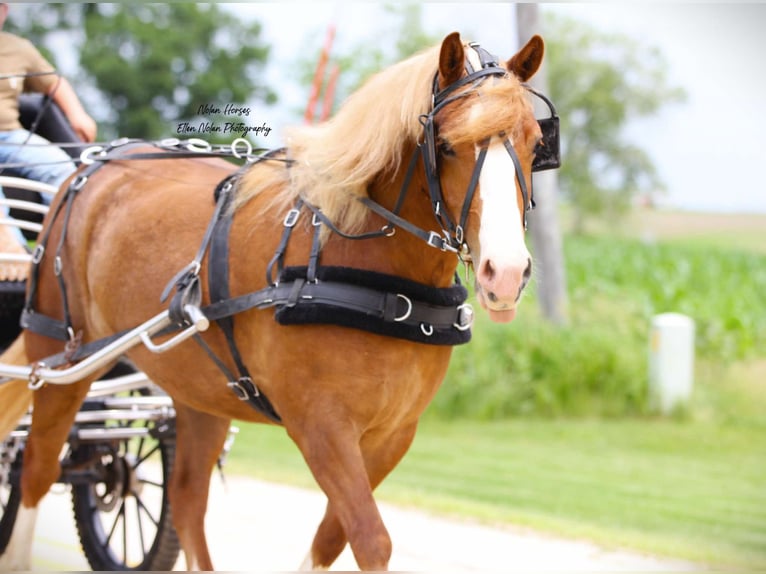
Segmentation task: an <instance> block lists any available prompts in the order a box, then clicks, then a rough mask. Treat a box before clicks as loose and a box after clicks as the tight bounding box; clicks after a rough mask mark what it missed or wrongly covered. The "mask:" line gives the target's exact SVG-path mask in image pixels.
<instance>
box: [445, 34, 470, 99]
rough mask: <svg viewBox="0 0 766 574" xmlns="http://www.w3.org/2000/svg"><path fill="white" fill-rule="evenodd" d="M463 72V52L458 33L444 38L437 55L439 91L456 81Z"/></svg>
mask: <svg viewBox="0 0 766 574" xmlns="http://www.w3.org/2000/svg"><path fill="white" fill-rule="evenodd" d="M464 70H465V51H464V50H463V42H462V41H461V40H460V34H459V33H458V32H452V34H450V35H449V36H447V37H446V38H444V41H443V42H442V49H441V52H440V53H439V89H444V88H445V87H447V86H449V85H450V84H452V83H454V82H456V81H458V80H459V79H460V78H461V77H462V75H463V71H464Z"/></svg>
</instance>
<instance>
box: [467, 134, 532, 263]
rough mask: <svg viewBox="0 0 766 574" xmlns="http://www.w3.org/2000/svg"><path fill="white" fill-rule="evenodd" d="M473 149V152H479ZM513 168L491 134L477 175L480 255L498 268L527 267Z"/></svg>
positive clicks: (504, 151) (502, 147) (501, 144)
mask: <svg viewBox="0 0 766 574" xmlns="http://www.w3.org/2000/svg"><path fill="white" fill-rule="evenodd" d="M479 151H480V150H479V149H478V148H477V150H476V155H477V156H478V154H479ZM516 193H517V192H516V168H515V167H514V164H513V160H512V159H511V156H510V155H509V154H508V150H506V149H505V146H504V145H503V142H502V141H500V140H499V139H498V138H496V137H493V138H492V139H491V140H490V145H489V148H488V149H487V157H486V158H485V159H484V166H483V168H482V170H481V174H480V175H479V196H480V197H481V201H482V207H481V227H480V228H479V243H480V246H481V253H480V255H481V258H482V259H490V260H492V261H493V263H494V264H495V265H496V266H497V267H506V266H511V267H512V266H521V267H522V269H523V268H525V267H526V265H527V261H528V260H529V257H530V256H529V251H528V250H527V246H526V244H525V243H524V228H523V224H522V217H521V213H520V212H519V206H518V202H517V200H516Z"/></svg>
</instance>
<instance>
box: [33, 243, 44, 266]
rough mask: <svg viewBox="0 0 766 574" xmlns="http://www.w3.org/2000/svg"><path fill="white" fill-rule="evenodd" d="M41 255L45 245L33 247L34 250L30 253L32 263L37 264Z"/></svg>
mask: <svg viewBox="0 0 766 574" xmlns="http://www.w3.org/2000/svg"><path fill="white" fill-rule="evenodd" d="M43 255H45V246H44V245H42V244H41V245H38V246H37V247H35V250H34V252H33V253H32V263H34V264H35V265H39V264H40V261H42V260H43Z"/></svg>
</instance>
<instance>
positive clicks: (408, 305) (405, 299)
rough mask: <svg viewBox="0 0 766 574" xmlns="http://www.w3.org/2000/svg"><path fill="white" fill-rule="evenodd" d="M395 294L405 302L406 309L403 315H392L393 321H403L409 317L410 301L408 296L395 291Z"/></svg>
mask: <svg viewBox="0 0 766 574" xmlns="http://www.w3.org/2000/svg"><path fill="white" fill-rule="evenodd" d="M396 296H397V297H398V298H400V299H402V300H403V301H404V302H405V303H407V311H405V313H404V315H402V316H401V317H394V321H396V322H397V323H399V322H401V321H405V320H406V319H408V318H409V316H410V315H412V301H410V298H409V297H407V296H406V295H402V294H401V293H397V294H396Z"/></svg>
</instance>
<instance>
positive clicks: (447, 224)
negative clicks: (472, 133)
mask: <svg viewBox="0 0 766 574" xmlns="http://www.w3.org/2000/svg"><path fill="white" fill-rule="evenodd" d="M469 46H470V48H472V49H473V50H474V51H475V52H476V54H477V55H478V57H479V62H480V65H481V67H480V68H479V69H475V68H474V67H473V64H471V62H470V60H469V59H468V58H466V61H465V69H466V75H465V76H463V77H462V78H460V79H459V80H457V81H455V82H453V83H452V84H449V85H448V86H446V87H444V88H442V89H439V74H438V72H437V73H436V74H435V75H434V80H433V89H432V102H433V103H432V105H431V110H430V111H429V112H428V113H427V114H424V115H423V116H421V117H420V123H421V125H422V126H423V136H422V138H421V141H420V142H418V145H417V147H416V148H415V151H414V152H413V156H412V158H411V160H410V164H409V167H408V169H407V174H406V176H405V179H404V183H403V184H402V188H401V191H400V194H399V199H398V200H397V202H396V206H395V207H394V209H393V210H388V209H386V208H384V207H383V206H381V205H380V204H378V203H376V202H375V201H373V200H372V199H370V198H360V200H361V201H362V202H363V203H364V204H365V205H366V206H367V207H368V208H369V209H371V210H372V211H374V212H375V213H377V214H378V215H380V216H381V217H383V218H384V219H385V220H386V221H388V224H387V225H386V226H384V228H383V230H381V232H379V233H380V234H387V235H391V234H392V233H393V229H394V227H401V228H403V229H405V230H406V231H408V232H409V233H412V234H414V235H417V236H418V237H421V238H422V239H423V240H424V241H426V243H428V244H429V245H431V246H432V247H436V248H439V249H441V250H442V251H452V252H455V253H458V252H463V253H467V243H466V239H465V227H466V222H467V220H468V214H469V211H470V208H471V203H472V202H473V198H474V195H475V193H476V187H477V185H478V183H479V176H480V175H481V170H482V167H483V166H484V160H485V158H486V155H487V149H488V144H489V141H488V140H487V141H485V142H482V144H483V145H482V146H481V149H480V150H479V153H478V154H477V157H476V164H475V165H474V169H473V173H472V174H471V179H470V181H469V183H468V189H467V190H466V194H465V198H464V200H463V205H462V207H461V209H460V214H459V216H458V219H457V220H455V219H454V218H453V216H452V215H451V214H450V213H449V210H448V209H447V208H446V202H445V199H444V193H443V191H442V185H441V178H440V176H439V167H438V146H437V141H436V123H435V118H436V115H437V114H438V113H439V112H440V111H441V110H442V109H444V108H445V107H446V106H448V105H449V104H451V103H453V102H455V101H457V100H459V99H461V98H464V97H466V96H469V95H471V94H472V93H474V92H475V90H476V89H477V88H478V87H479V85H480V84H481V83H483V82H484V80H486V79H487V78H489V77H492V76H494V77H502V76H505V75H506V74H507V73H508V71H507V70H506V69H505V68H503V67H502V66H500V65H499V64H498V62H497V58H496V57H495V56H493V55H491V54H490V53H489V52H487V51H486V50H485V49H484V48H482V47H481V46H479V45H478V44H475V43H471V44H469ZM465 86H471V89H468V90H464V91H460V92H458V90H459V89H460V88H462V87H465ZM524 87H525V88H526V89H527V90H528V91H529V92H530V93H532V94H533V95H535V96H537V97H538V98H540V99H542V100H543V101H544V102H545V103H546V104H547V106H548V108H549V110H550V112H551V115H550V117H548V118H544V119H540V120H538V123H539V125H540V129H541V131H542V140H541V142H540V144H538V147H537V149H536V156H535V159H534V161H533V163H532V171H533V172H535V171H543V170H547V169H555V168H558V167H559V166H560V165H561V161H560V153H559V118H558V115H557V114H556V109H555V107H554V106H553V103H552V102H551V101H550V100H549V99H548V98H547V97H545V96H544V95H543V94H542V93H540V92H538V91H537V90H535V89H533V88H531V87H530V86H528V85H526V84H524ZM498 137H500V138H501V141H502V142H503V145H504V147H505V149H506V151H507V152H508V155H509V156H510V157H511V160H512V161H513V165H514V169H515V172H516V180H517V181H518V182H519V188H520V190H521V195H522V200H523V204H524V206H525V207H524V213H523V224H524V228H525V229H526V227H527V215H526V213H527V211H529V210H531V209H533V208H534V206H535V201H534V198H533V197H532V188H531V184H530V185H529V186H527V181H526V178H525V177H524V172H523V170H522V167H521V162H520V161H519V157H518V155H517V154H516V151H515V150H514V148H513V144H512V143H511V141H510V140H509V139H508V137H507V135H506V134H505V133H504V132H500V133H498ZM421 155H422V157H423V166H424V169H425V175H426V181H427V185H428V194H429V198H430V200H431V206H432V208H433V212H434V216H435V217H436V221H437V223H438V224H439V227H440V228H441V234H440V233H437V232H435V231H425V230H423V229H420V228H419V227H417V226H415V225H413V224H412V223H410V222H408V221H406V220H404V219H403V218H401V217H400V216H399V210H400V208H401V206H402V204H403V201H404V197H405V195H406V193H407V190H408V189H409V187H410V184H411V181H412V177H413V175H414V168H415V166H416V164H417V160H418V157H419V156H421ZM323 223H327V222H326V221H323ZM331 228H333V231H336V230H335V229H334V226H332V227H331Z"/></svg>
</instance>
